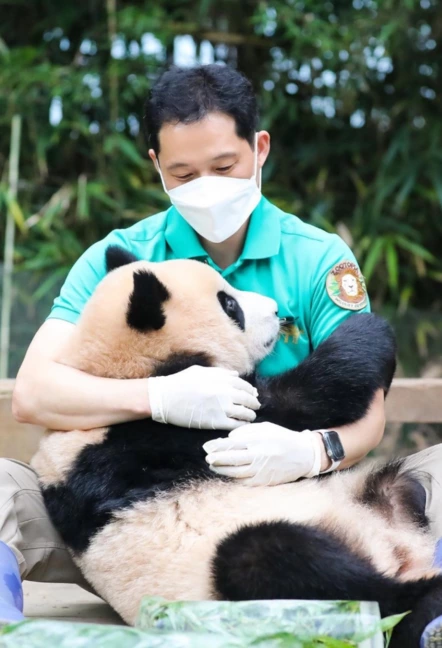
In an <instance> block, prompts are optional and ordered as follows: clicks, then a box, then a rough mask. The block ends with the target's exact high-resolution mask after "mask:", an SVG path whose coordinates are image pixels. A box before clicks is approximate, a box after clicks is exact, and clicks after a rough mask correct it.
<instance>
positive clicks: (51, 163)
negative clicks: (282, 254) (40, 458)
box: [0, 0, 442, 376]
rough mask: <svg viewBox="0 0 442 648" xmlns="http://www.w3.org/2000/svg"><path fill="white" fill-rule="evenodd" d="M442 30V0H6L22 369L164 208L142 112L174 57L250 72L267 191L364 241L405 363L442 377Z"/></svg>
mask: <svg viewBox="0 0 442 648" xmlns="http://www.w3.org/2000/svg"><path fill="white" fill-rule="evenodd" d="M441 35H442V5H441V3H439V2H438V1H437V0H379V1H378V2H375V1H374V0H353V2H352V3H351V2H348V1H343V0H328V1H314V0H304V1H303V2H300V1H297V0H265V1H264V0H263V1H259V0H241V2H238V1H237V0H217V1H216V2H215V0H199V1H185V0H174V1H164V0H156V2H148V1H147V0H134V1H133V2H130V3H127V2H123V0H89V1H88V2H82V3H80V2H74V1H73V0H65V2H63V3H60V2H55V1H54V0H33V1H32V2H31V1H29V0H14V2H12V0H0V239H1V243H2V245H1V246H0V247H1V250H2V251H1V254H3V253H4V254H5V258H4V261H7V259H8V254H9V255H11V252H12V250H11V246H12V245H13V259H14V268H15V270H14V275H13V284H12V294H11V304H12V315H11V331H10V333H11V335H10V351H9V354H8V359H9V375H11V376H13V375H14V374H15V372H16V370H17V368H18V366H19V364H20V362H21V359H22V357H23V353H24V350H25V348H26V346H27V344H28V343H29V341H30V338H31V337H32V334H33V332H34V331H35V330H36V328H37V326H38V325H39V324H40V323H41V321H42V320H43V319H44V317H45V315H46V314H47V312H48V309H49V306H50V303H51V300H52V298H53V296H54V295H55V294H56V293H57V291H58V289H59V286H60V284H61V282H62V281H63V278H64V277H65V275H66V273H67V271H68V269H69V267H70V266H71V265H72V264H73V262H74V261H75V260H76V259H77V258H78V256H79V255H80V254H81V252H82V251H83V250H84V249H85V248H86V247H88V246H89V245H91V244H92V243H93V242H94V241H96V240H97V239H99V238H101V237H102V236H104V235H105V234H106V233H107V232H108V231H109V230H111V229H113V228H115V227H122V226H123V227H124V226H129V225H131V224H132V223H133V222H135V221H136V220H138V219H140V218H144V217H146V216H148V215H150V214H153V213H155V212H157V211H159V210H161V209H163V208H164V207H165V206H167V204H168V202H167V199H166V196H165V195H164V193H163V191H162V188H161V185H160V183H159V181H158V177H157V175H156V173H155V172H154V169H153V167H152V165H151V164H150V162H148V161H147V159H146V157H147V156H146V147H145V145H144V143H143V140H142V136H141V133H140V118H141V114H142V104H143V101H144V98H145V96H146V93H147V91H148V88H149V87H150V85H151V83H152V81H153V80H154V79H155V77H156V76H157V74H158V73H159V72H160V71H161V70H162V69H164V67H165V66H167V65H169V64H170V63H172V62H173V61H174V60H175V61H177V62H179V63H183V62H188V63H189V64H192V63H196V62H209V61H211V60H215V61H218V62H219V63H220V64H225V63H227V64H230V65H234V66H237V67H239V68H240V69H241V70H242V71H244V72H245V73H246V74H247V75H248V76H249V77H250V78H251V79H252V81H253V84H254V86H255V89H256V91H257V93H258V96H259V101H260V106H261V113H262V119H261V126H262V128H266V129H268V130H269V131H270V132H271V135H272V154H271V157H270V160H269V162H268V164H267V165H266V167H265V169H264V177H263V180H264V190H265V193H266V195H267V196H268V197H269V198H270V199H272V200H273V201H274V202H275V203H276V204H278V205H279V206H280V207H282V208H283V209H286V210H288V211H290V212H292V213H296V214H297V215H298V216H300V217H301V218H303V219H305V220H307V221H309V222H311V223H313V224H315V225H318V226H319V227H322V228H324V229H326V230H328V231H337V232H338V233H339V234H340V235H341V236H342V237H343V238H344V239H345V240H346V241H347V242H348V243H349V244H350V245H351V246H352V248H353V249H354V252H355V254H356V255H357V257H358V259H359V261H360V263H361V266H362V269H363V272H364V275H365V277H366V280H367V283H368V288H369V292H370V295H371V299H372V303H373V307H374V309H375V310H377V311H378V312H382V313H383V314H385V315H386V316H387V317H388V318H389V319H390V320H391V321H392V322H393V324H394V325H395V326H396V329H397V332H398V337H399V350H400V373H402V374H405V375H417V374H419V373H423V374H425V375H440V373H441V371H442V370H441V369H440V364H441V363H440V355H441V352H442V317H441V308H442V306H441V295H442V260H441V257H442V255H441V252H442V147H441V144H442V134H441V128H442V124H441V115H442V111H441V96H442V95H441V62H442V45H441ZM14 115H18V116H19V117H20V119H21V137H20V162H19V179H18V184H17V195H16V196H15V192H14V190H13V187H12V186H11V181H10V165H11V163H12V157H11V128H12V122H13V118H14ZM51 122H52V123H51ZM7 214H9V219H10V220H11V219H13V221H14V225H15V241H13V243H11V237H10V236H9V237H8V239H7V238H6V222H7ZM8 241H9V243H8ZM3 242H5V243H3ZM8 246H9V248H8ZM8 249H9V252H8ZM5 300H9V296H8V294H7V293H5V294H3V296H2V301H3V304H4V302H5Z"/></svg>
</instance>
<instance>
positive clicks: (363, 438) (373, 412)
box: [318, 389, 385, 472]
mask: <svg viewBox="0 0 442 648" xmlns="http://www.w3.org/2000/svg"><path fill="white" fill-rule="evenodd" d="M334 429H335V430H336V431H337V432H339V437H340V439H341V443H342V445H343V446H344V450H345V459H344V460H343V461H342V463H341V464H340V465H339V466H338V468H337V470H342V469H344V468H349V467H350V466H353V465H354V464H355V463H358V461H361V459H363V458H364V457H365V456H366V455H367V454H368V453H369V452H370V451H371V450H373V449H374V448H376V446H378V445H379V443H380V442H381V441H382V437H383V436H384V430H385V400H384V392H383V390H382V389H379V390H378V391H377V392H376V395H375V397H374V399H373V402H372V404H371V406H370V409H369V410H368V412H367V414H366V415H365V416H364V418H363V419H361V420H359V421H357V422H356V423H352V424H351V425H345V426H343V427H337V428H334ZM318 434H319V433H318ZM319 436H321V435H319ZM329 466H330V459H329V458H328V456H327V454H326V452H325V447H324V444H323V443H322V437H321V472H322V471H324V470H327V468H329Z"/></svg>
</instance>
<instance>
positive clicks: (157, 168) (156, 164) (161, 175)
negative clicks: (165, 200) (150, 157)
mask: <svg viewBox="0 0 442 648" xmlns="http://www.w3.org/2000/svg"><path fill="white" fill-rule="evenodd" d="M155 167H156V170H157V171H158V173H159V174H160V178H161V184H162V185H163V189H164V191H165V192H166V193H167V195H169V192H168V191H167V189H166V183H165V182H164V178H163V174H162V173H161V169H160V165H159V162H158V160H157V159H155Z"/></svg>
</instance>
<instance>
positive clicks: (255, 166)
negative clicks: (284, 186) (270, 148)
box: [253, 133, 262, 191]
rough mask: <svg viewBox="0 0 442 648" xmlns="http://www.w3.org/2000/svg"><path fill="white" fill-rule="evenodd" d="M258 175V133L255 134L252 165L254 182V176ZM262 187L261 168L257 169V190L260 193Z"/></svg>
mask: <svg viewBox="0 0 442 648" xmlns="http://www.w3.org/2000/svg"><path fill="white" fill-rule="evenodd" d="M257 173H258V133H255V160H254V164H253V177H254V179H255V181H256V174H257ZM261 187H262V167H259V175H258V189H259V190H260V191H261Z"/></svg>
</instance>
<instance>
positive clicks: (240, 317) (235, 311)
mask: <svg viewBox="0 0 442 648" xmlns="http://www.w3.org/2000/svg"><path fill="white" fill-rule="evenodd" d="M217 297H218V301H219V303H220V304H221V308H222V309H223V311H224V312H225V313H226V315H228V316H229V317H230V319H231V320H233V321H234V322H235V324H237V325H238V326H239V328H240V329H241V331H245V330H246V325H245V318H244V311H243V309H242V308H241V306H240V305H239V304H238V302H237V301H236V299H235V298H234V297H232V295H228V294H227V293H226V292H224V290H220V292H219V293H218V295H217Z"/></svg>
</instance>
